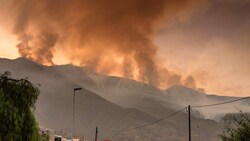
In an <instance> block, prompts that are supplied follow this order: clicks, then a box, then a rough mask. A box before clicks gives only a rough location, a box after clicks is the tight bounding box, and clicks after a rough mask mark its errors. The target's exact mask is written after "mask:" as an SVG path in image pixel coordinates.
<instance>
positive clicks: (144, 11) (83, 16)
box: [10, 0, 206, 85]
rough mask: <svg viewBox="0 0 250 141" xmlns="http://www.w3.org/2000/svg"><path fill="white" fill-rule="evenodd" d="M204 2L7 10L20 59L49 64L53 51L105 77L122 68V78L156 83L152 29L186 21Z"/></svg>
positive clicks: (50, 2)
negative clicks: (173, 20) (10, 16)
mask: <svg viewBox="0 0 250 141" xmlns="http://www.w3.org/2000/svg"><path fill="white" fill-rule="evenodd" d="M205 2H206V1H205V0H199V1H198V0H40V1H34V0H13V4H12V7H11V9H10V10H12V11H14V12H13V13H12V14H13V15H12V16H13V17H15V18H14V19H13V21H14V23H15V25H14V29H13V30H14V33H15V34H16V35H17V36H18V39H19V42H20V43H19V44H18V45H17V48H18V50H19V53H20V55H22V56H24V57H26V58H29V59H32V60H34V61H36V62H39V63H41V64H46V65H52V64H53V56H54V48H55V47H56V48H58V49H61V50H63V51H64V53H65V54H66V56H67V58H68V59H69V60H70V61H72V62H78V63H79V64H80V65H84V66H87V67H89V68H90V69H93V70H96V71H100V72H104V73H110V72H112V70H114V69H117V68H123V70H122V72H123V75H124V76H125V77H128V78H134V79H138V80H140V81H143V82H147V83H150V84H153V85H159V83H160V81H161V80H160V78H159V76H160V74H159V63H158V62H157V56H156V53H157V47H156V46H155V45H154V44H153V42H152V36H153V33H154V28H155V26H156V25H157V24H158V22H159V21H161V20H164V21H165V22H166V21H167V20H169V19H173V18H176V17H177V19H178V18H183V17H184V18H185V17H189V16H190V13H192V12H193V11H195V10H194V9H197V8H199V7H201V6H202V5H203V4H204V3H205ZM127 58H129V59H127ZM135 72H137V74H136V73H135ZM168 76H169V77H168V78H169V80H168V82H167V81H166V83H169V84H170V83H173V84H179V83H180V81H181V76H178V75H172V76H171V75H170V74H168ZM188 81H189V80H188ZM190 83H191V82H188V84H190ZM192 83H193V82H192ZM192 85H193V84H192Z"/></svg>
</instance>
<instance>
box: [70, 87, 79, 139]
mask: <svg viewBox="0 0 250 141" xmlns="http://www.w3.org/2000/svg"><path fill="white" fill-rule="evenodd" d="M79 90H82V88H74V95H73V118H72V129H71V139H72V141H73V137H74V121H75V93H76V91H79Z"/></svg>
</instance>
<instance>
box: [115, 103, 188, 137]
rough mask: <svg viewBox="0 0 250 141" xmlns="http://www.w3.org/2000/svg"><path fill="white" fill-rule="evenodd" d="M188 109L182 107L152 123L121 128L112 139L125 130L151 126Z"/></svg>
mask: <svg viewBox="0 0 250 141" xmlns="http://www.w3.org/2000/svg"><path fill="white" fill-rule="evenodd" d="M186 109H187V107H185V108H183V109H181V110H179V111H177V112H175V113H172V114H170V115H167V116H165V117H163V118H161V119H158V120H156V121H153V122H150V123H146V124H143V125H141V126H137V127H132V128H128V129H124V130H121V131H120V132H119V133H118V134H116V135H115V136H113V137H112V138H111V139H113V138H115V137H117V136H118V135H120V134H121V133H123V132H126V131H131V130H136V129H139V128H143V127H146V126H149V125H151V124H155V123H157V122H160V121H162V120H165V119H167V118H170V117H172V116H174V115H176V114H178V113H180V112H182V111H184V110H186Z"/></svg>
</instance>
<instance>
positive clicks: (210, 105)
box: [191, 96, 250, 108]
mask: <svg viewBox="0 0 250 141" xmlns="http://www.w3.org/2000/svg"><path fill="white" fill-rule="evenodd" d="M248 98H250V96H248V97H243V98H239V99H235V100H231V101H226V102H221V103H214V104H207V105H195V106H191V107H193V108H203V107H212V106H218V105H223V104H228V103H233V102H236V101H241V100H244V99H248Z"/></svg>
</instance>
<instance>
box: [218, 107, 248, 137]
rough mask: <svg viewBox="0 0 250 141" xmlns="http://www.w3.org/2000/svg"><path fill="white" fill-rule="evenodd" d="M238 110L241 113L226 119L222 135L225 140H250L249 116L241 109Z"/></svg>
mask: <svg viewBox="0 0 250 141" xmlns="http://www.w3.org/2000/svg"><path fill="white" fill-rule="evenodd" d="M238 111H239V112H240V115H238V116H231V117H228V118H226V119H225V131H224V132H223V134H221V135H220V137H221V139H222V140H223V141H250V119H249V116H248V115H247V114H245V113H243V112H242V111H241V110H239V109H238ZM230 118H231V119H230Z"/></svg>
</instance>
